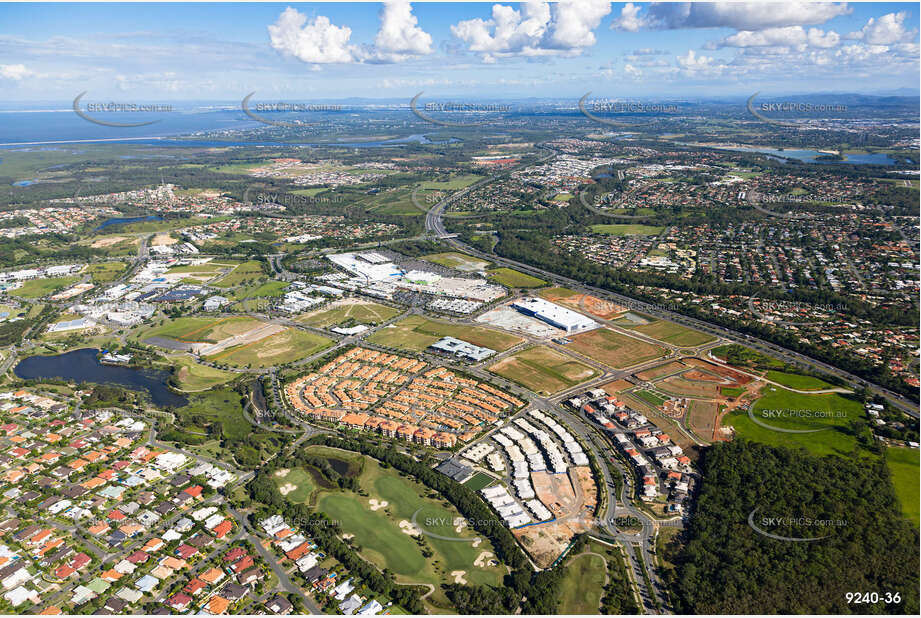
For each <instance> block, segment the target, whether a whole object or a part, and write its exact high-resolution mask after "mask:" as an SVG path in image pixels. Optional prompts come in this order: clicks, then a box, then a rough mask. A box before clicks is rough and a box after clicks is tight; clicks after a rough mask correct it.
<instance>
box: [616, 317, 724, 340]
mask: <svg viewBox="0 0 921 618" xmlns="http://www.w3.org/2000/svg"><path fill="white" fill-rule="evenodd" d="M624 328H629V329H630V330H635V331H636V332H638V333H642V334H644V335H646V336H647V337H652V338H653V339H656V340H658V341H663V342H665V343H670V344H672V345H676V346H682V347H696V346H699V345H703V344H705V343H710V342H711V341H713V340H714V339H716V337H714V336H713V335H708V334H707V333H702V332H700V331H697V330H692V329H690V328H685V327H684V326H681V325H680V324H676V323H674V322H668V321H666V320H656V321H654V322H651V323H649V324H637V325H635V326H630V325H626V324H625V325H624Z"/></svg>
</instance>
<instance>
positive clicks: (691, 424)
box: [687, 401, 722, 442]
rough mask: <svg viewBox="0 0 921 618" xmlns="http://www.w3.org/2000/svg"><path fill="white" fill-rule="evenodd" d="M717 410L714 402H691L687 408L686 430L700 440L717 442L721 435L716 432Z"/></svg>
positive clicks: (717, 405) (717, 406) (717, 407)
mask: <svg viewBox="0 0 921 618" xmlns="http://www.w3.org/2000/svg"><path fill="white" fill-rule="evenodd" d="M718 410H719V404H718V403H716V402H715V401H692V402H691V404H690V407H689V408H688V418H687V424H688V428H689V429H690V430H691V431H693V432H694V434H695V435H696V436H697V437H698V438H700V439H701V440H706V441H707V442H710V441H711V440H719V439H720V438H721V437H722V434H721V432H717V431H716V419H717V416H718Z"/></svg>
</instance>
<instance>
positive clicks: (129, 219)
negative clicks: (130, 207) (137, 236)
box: [93, 215, 163, 232]
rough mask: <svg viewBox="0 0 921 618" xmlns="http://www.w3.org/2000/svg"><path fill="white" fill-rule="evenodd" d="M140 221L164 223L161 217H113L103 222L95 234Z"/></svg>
mask: <svg viewBox="0 0 921 618" xmlns="http://www.w3.org/2000/svg"><path fill="white" fill-rule="evenodd" d="M138 221H163V217H161V216H160V215H147V216H146V217H113V218H111V219H106V220H105V221H103V222H102V223H101V224H100V225H99V226H98V227H97V228H96V229H95V230H93V231H94V232H98V231H99V230H102V229H105V228H107V227H109V226H110V225H122V224H124V223H137V222H138Z"/></svg>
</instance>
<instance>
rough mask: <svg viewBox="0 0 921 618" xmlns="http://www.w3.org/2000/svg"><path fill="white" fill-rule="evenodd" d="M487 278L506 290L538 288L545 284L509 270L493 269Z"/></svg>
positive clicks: (541, 280)
mask: <svg viewBox="0 0 921 618" xmlns="http://www.w3.org/2000/svg"><path fill="white" fill-rule="evenodd" d="M487 276H488V277H489V278H490V279H491V280H492V281H493V282H494V283H498V284H499V285H504V286H505V287H507V288H539V287H541V286H542V285H547V282H546V281H544V280H543V279H538V278H537V277H532V276H531V275H528V274H526V273H523V272H519V271H517V270H513V269H511V268H493V269H492V270H490V271H489V272H488V273H487Z"/></svg>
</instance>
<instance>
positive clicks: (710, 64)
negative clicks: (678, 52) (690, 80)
mask: <svg viewBox="0 0 921 618" xmlns="http://www.w3.org/2000/svg"><path fill="white" fill-rule="evenodd" d="M675 61H676V62H677V63H678V67H679V68H680V69H681V70H682V72H683V74H684V75H686V76H688V77H717V76H719V75H720V74H721V73H723V71H724V70H725V69H726V68H727V65H725V64H723V63H721V62H720V61H718V60H715V59H714V58H712V57H710V56H698V55H697V54H696V53H695V52H694V50H693V49H689V50H688V53H687V54H685V55H684V56H676V57H675Z"/></svg>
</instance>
